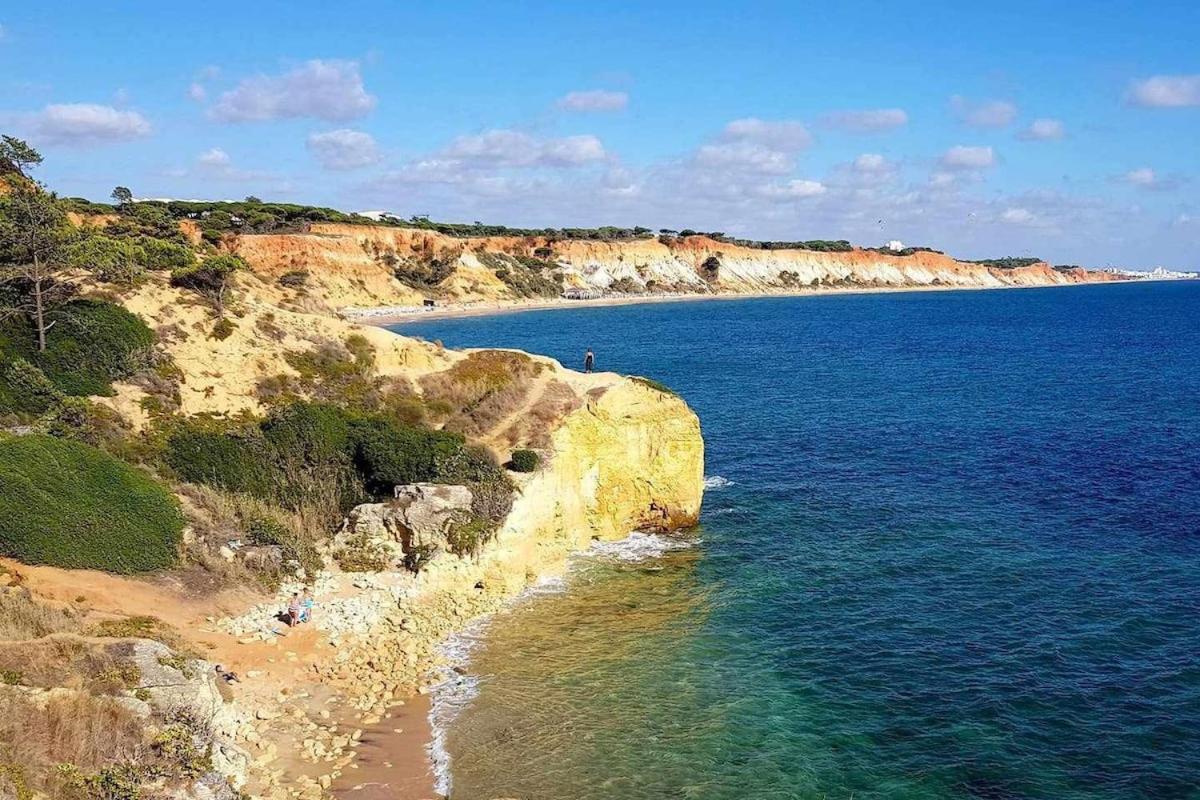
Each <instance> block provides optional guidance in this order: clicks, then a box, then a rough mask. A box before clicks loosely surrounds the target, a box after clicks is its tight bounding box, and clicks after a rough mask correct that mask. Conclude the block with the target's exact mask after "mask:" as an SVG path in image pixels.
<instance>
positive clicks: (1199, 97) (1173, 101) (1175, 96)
mask: <svg viewBox="0 0 1200 800" xmlns="http://www.w3.org/2000/svg"><path fill="white" fill-rule="evenodd" d="M1126 100H1127V101H1128V102H1130V103H1132V104H1133V105H1135V106H1142V107H1144V108H1187V107H1191V106H1200V74H1198V75H1155V76H1153V77H1151V78H1146V79H1145V80H1141V81H1135V82H1134V84H1133V86H1132V87H1130V89H1129V92H1128V94H1127V95H1126Z"/></svg>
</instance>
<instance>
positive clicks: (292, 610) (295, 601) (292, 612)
mask: <svg viewBox="0 0 1200 800" xmlns="http://www.w3.org/2000/svg"><path fill="white" fill-rule="evenodd" d="M287 617H288V627H289V628H294V627H296V626H297V625H299V624H300V593H299V592H292V599H291V600H289V601H288V607H287Z"/></svg>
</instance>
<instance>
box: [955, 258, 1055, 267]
mask: <svg viewBox="0 0 1200 800" xmlns="http://www.w3.org/2000/svg"><path fill="white" fill-rule="evenodd" d="M1040 262H1041V259H1040V258H1034V257H1032V256H1028V257H1018V256H1005V257H1004V258H983V259H980V260H978V261H968V262H966V263H968V264H982V265H983V266H985V267H995V268H996V269H1020V268H1021V267H1032V266H1033V265H1034V264H1037V263H1040Z"/></svg>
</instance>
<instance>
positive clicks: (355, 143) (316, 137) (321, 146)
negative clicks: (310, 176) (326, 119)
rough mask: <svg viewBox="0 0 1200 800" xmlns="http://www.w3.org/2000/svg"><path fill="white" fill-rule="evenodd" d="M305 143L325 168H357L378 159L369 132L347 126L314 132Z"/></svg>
mask: <svg viewBox="0 0 1200 800" xmlns="http://www.w3.org/2000/svg"><path fill="white" fill-rule="evenodd" d="M305 144H306V146H307V147H308V151H309V152H310V153H312V154H313V157H314V158H316V159H317V161H318V162H320V164H321V166H322V167H324V168H325V169H331V170H347V169H358V168H359V167H366V166H369V165H371V164H374V163H376V162H378V161H379V159H380V154H379V146H378V145H377V144H376V143H375V139H374V138H373V137H372V136H371V135H370V134H369V133H363V132H362V131H354V130H350V129H348V128H341V129H339V130H336V131H327V132H325V133H314V134H312V135H310V136H309V137H308V140H307V141H306V142H305Z"/></svg>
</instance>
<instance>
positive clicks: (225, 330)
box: [212, 317, 237, 342]
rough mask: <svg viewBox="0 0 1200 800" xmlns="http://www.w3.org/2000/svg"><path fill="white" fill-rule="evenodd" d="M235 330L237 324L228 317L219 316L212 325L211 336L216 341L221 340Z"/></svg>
mask: <svg viewBox="0 0 1200 800" xmlns="http://www.w3.org/2000/svg"><path fill="white" fill-rule="evenodd" d="M236 330H237V326H236V325H234V324H233V323H232V322H230V321H229V317H221V318H220V319H219V320H217V324H216V325H213V329H212V338H214V339H216V340H217V341H218V342H223V341H225V340H226V339H228V338H229V337H230V336H232V335H233V332H234V331H236Z"/></svg>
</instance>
